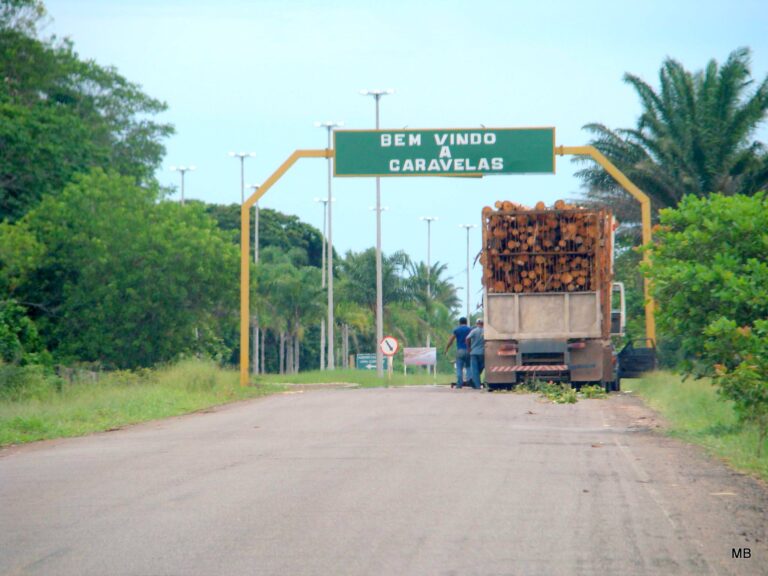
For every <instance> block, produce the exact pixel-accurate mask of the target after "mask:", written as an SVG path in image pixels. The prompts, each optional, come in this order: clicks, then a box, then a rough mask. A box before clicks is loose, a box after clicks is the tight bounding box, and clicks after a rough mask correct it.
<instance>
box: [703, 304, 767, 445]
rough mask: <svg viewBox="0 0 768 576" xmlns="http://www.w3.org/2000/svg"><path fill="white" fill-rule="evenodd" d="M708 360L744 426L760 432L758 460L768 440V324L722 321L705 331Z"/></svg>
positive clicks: (716, 382)
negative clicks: (739, 324) (744, 324)
mask: <svg viewBox="0 0 768 576" xmlns="http://www.w3.org/2000/svg"><path fill="white" fill-rule="evenodd" d="M705 335H706V337H707V341H706V344H705V348H706V352H707V357H708V359H709V360H710V361H711V362H713V363H714V369H715V370H714V376H713V380H714V383H715V385H717V386H718V388H719V391H720V393H721V394H722V395H723V396H724V397H726V398H727V399H728V400H730V401H732V402H733V406H734V409H735V411H736V413H737V414H738V416H739V420H740V421H741V422H745V423H749V424H753V425H754V426H755V427H756V428H757V430H758V444H757V450H758V456H759V455H760V451H761V449H762V446H763V443H764V440H765V438H766V437H767V436H768V320H757V321H755V323H754V326H741V327H739V326H738V325H737V324H736V322H734V321H733V320H729V319H727V318H720V319H718V320H716V321H715V322H713V323H712V324H710V325H709V326H708V327H707V329H706V330H705Z"/></svg>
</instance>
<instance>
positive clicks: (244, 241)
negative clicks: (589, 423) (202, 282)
mask: <svg viewBox="0 0 768 576" xmlns="http://www.w3.org/2000/svg"><path fill="white" fill-rule="evenodd" d="M332 157H333V150H329V149H327V148H326V149H323V150H296V151H294V153H293V154H291V155H290V156H289V157H288V159H287V160H286V161H285V162H283V163H282V164H281V165H280V168H278V169H277V170H275V172H274V173H273V174H272V175H271V176H270V177H269V178H267V180H266V181H265V182H264V184H262V185H261V186H260V187H259V189H258V190H256V191H255V192H254V193H253V194H251V195H250V196H249V197H248V198H247V199H246V201H245V202H243V206H242V208H241V209H240V384H241V385H242V386H247V385H248V347H249V344H250V342H249V334H248V328H249V326H250V316H251V314H250V312H251V311H250V307H251V302H250V290H249V288H250V284H251V262H250V253H251V245H250V225H251V222H250V220H251V219H250V218H249V214H250V211H251V207H252V206H253V205H254V204H256V202H258V201H259V198H261V197H262V196H264V194H266V193H267V190H269V189H270V188H271V187H272V186H274V184H275V182H277V181H278V180H280V177H281V176H282V175H283V174H285V173H286V172H287V171H288V169H289V168H290V167H291V166H293V165H294V164H295V163H296V161H297V160H298V159H299V158H332Z"/></svg>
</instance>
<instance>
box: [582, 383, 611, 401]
mask: <svg viewBox="0 0 768 576" xmlns="http://www.w3.org/2000/svg"><path fill="white" fill-rule="evenodd" d="M579 394H580V395H581V396H583V397H584V398H607V397H608V394H606V393H605V389H604V388H603V387H602V386H596V385H592V386H582V387H581V390H579Z"/></svg>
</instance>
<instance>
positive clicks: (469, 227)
mask: <svg viewBox="0 0 768 576" xmlns="http://www.w3.org/2000/svg"><path fill="white" fill-rule="evenodd" d="M459 228H466V229H467V232H469V230H470V229H471V228H477V226H476V225H474V224H459Z"/></svg>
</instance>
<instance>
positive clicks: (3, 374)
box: [0, 364, 62, 401]
mask: <svg viewBox="0 0 768 576" xmlns="http://www.w3.org/2000/svg"><path fill="white" fill-rule="evenodd" d="M61 387H62V381H61V379H60V378H58V377H57V376H56V375H54V374H53V373H52V372H51V371H50V370H49V369H47V368H45V367H44V366H36V365H34V366H15V365H12V364H0V400H6V401H22V400H33V399H36V400H43V399H46V398H50V397H51V396H53V395H55V394H56V393H57V392H59V391H60V390H61Z"/></svg>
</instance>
